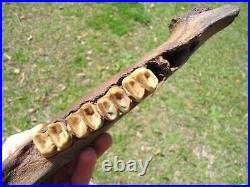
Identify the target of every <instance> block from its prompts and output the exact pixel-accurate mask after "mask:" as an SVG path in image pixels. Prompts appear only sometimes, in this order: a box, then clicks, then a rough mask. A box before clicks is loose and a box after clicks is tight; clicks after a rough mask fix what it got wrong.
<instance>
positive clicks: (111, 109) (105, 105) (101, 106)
mask: <svg viewBox="0 0 250 187" xmlns="http://www.w3.org/2000/svg"><path fill="white" fill-rule="evenodd" d="M96 106H97V110H98V112H99V113H100V114H101V115H102V116H103V117H105V118H106V119H108V120H114V119H115V118H116V117H117V115H118V111H117V109H116V107H115V105H114V104H113V103H112V101H111V99H110V98H109V97H107V96H104V97H101V98H100V99H98V101H97V103H96Z"/></svg>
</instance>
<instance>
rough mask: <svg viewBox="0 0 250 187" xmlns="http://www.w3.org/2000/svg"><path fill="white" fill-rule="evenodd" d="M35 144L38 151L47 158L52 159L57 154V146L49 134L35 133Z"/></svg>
mask: <svg viewBox="0 0 250 187" xmlns="http://www.w3.org/2000/svg"><path fill="white" fill-rule="evenodd" d="M33 142H34V144H35V146H36V148H37V149H38V151H39V152H40V153H41V154H42V155H43V156H45V157H51V156H53V155H54V154H56V152H57V150H56V146H55V145H54V143H53V142H52V140H51V138H50V137H49V135H48V132H44V133H35V134H34V136H33Z"/></svg>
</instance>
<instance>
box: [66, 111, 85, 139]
mask: <svg viewBox="0 0 250 187" xmlns="http://www.w3.org/2000/svg"><path fill="white" fill-rule="evenodd" d="M66 122H67V127H68V130H69V131H70V132H71V133H72V134H73V135H74V136H76V137H77V138H82V137H84V136H86V135H88V126H87V125H86V124H85V123H84V121H83V119H82V117H81V116H80V115H79V114H77V113H74V114H70V115H69V116H68V117H67V118H66Z"/></svg>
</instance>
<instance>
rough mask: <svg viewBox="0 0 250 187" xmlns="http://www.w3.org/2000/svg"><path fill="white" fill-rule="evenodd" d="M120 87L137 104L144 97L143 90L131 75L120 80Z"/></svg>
mask: <svg viewBox="0 0 250 187" xmlns="http://www.w3.org/2000/svg"><path fill="white" fill-rule="evenodd" d="M122 87H123V89H124V90H125V91H126V93H127V94H128V95H130V96H131V97H133V98H134V100H135V101H137V102H139V101H140V100H141V99H142V98H143V96H144V93H145V89H144V88H143V87H142V85H141V84H140V83H139V82H138V81H137V80H136V79H134V78H133V77H132V76H131V75H129V76H127V77H126V78H124V79H123V80H122Z"/></svg>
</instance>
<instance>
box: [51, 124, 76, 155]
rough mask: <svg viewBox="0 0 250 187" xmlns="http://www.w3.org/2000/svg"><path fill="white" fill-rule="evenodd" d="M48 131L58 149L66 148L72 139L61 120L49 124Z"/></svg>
mask: <svg viewBox="0 0 250 187" xmlns="http://www.w3.org/2000/svg"><path fill="white" fill-rule="evenodd" d="M48 133H49V136H50V137H51V139H52V141H53V143H54V144H55V145H56V147H57V150H58V151H62V150H64V149H66V148H67V147H69V146H70V145H71V143H72V139H71V136H70V134H69V133H68V132H67V128H66V125H65V124H64V123H62V122H56V123H51V124H49V125H48Z"/></svg>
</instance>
